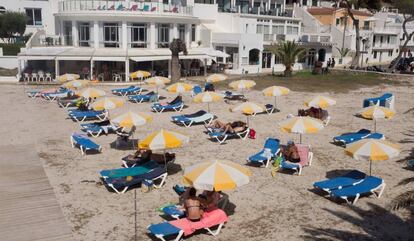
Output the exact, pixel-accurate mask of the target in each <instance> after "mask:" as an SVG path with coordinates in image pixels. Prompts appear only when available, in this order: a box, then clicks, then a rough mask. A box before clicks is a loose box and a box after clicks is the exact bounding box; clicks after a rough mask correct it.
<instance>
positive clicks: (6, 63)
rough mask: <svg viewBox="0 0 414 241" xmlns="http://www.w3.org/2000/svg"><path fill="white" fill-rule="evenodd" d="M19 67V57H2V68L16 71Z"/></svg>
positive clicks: (0, 63)
mask: <svg viewBox="0 0 414 241" xmlns="http://www.w3.org/2000/svg"><path fill="white" fill-rule="evenodd" d="M17 66H18V62H17V56H0V68H4V69H14V68H17Z"/></svg>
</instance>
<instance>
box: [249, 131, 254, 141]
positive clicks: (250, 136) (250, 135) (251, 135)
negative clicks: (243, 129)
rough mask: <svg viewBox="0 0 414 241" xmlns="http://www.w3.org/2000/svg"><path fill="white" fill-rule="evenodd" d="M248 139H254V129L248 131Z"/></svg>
mask: <svg viewBox="0 0 414 241" xmlns="http://www.w3.org/2000/svg"><path fill="white" fill-rule="evenodd" d="M249 138H250V139H256V131H255V130H254V129H250V131H249Z"/></svg>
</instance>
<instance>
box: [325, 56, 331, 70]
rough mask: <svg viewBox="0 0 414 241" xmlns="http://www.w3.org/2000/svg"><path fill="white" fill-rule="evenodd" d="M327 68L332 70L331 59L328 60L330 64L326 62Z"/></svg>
mask: <svg viewBox="0 0 414 241" xmlns="http://www.w3.org/2000/svg"><path fill="white" fill-rule="evenodd" d="M326 66H327V67H328V68H330V67H331V58H329V59H328V62H326Z"/></svg>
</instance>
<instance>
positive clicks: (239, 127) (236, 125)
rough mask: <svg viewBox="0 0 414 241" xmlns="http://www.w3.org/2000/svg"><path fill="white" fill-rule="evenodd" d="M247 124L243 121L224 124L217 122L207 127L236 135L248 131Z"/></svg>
mask: <svg viewBox="0 0 414 241" xmlns="http://www.w3.org/2000/svg"><path fill="white" fill-rule="evenodd" d="M246 126H247V125H246V123H244V122H243V121H234V122H228V123H224V122H221V121H219V120H215V121H214V122H213V124H211V125H208V126H206V127H207V128H213V129H220V130H222V131H223V132H225V133H236V132H241V131H244V130H245V129H246Z"/></svg>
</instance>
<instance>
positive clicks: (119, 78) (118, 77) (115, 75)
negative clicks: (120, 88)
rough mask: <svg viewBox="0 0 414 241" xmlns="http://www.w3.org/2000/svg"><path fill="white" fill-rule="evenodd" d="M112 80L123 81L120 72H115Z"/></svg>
mask: <svg viewBox="0 0 414 241" xmlns="http://www.w3.org/2000/svg"><path fill="white" fill-rule="evenodd" d="M112 80H113V81H115V82H118V81H119V82H121V75H119V74H113V75H112Z"/></svg>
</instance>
